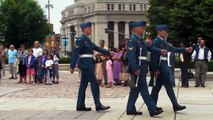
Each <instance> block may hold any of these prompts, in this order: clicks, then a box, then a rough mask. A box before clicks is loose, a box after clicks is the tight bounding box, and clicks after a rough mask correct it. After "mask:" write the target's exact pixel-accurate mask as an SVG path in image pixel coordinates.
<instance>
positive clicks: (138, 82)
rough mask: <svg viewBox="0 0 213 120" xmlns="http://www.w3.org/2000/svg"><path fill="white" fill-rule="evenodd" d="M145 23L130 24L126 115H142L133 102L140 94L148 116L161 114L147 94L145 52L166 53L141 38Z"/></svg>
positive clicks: (160, 110) (160, 109)
mask: <svg viewBox="0 0 213 120" xmlns="http://www.w3.org/2000/svg"><path fill="white" fill-rule="evenodd" d="M145 24H146V22H145V21H135V22H133V23H131V27H132V28H133V32H134V33H133V35H132V36H131V39H130V40H129V42H128V53H127V59H128V66H129V70H128V72H129V73H130V74H131V76H132V79H131V83H133V84H131V85H130V87H131V88H130V93H129V99H128V103H127V108H126V112H127V115H142V112H138V111H136V108H135V102H136V100H137V98H138V94H139V93H140V94H141V96H142V98H143V100H144V102H145V104H146V105H147V107H148V110H149V113H150V116H154V115H158V114H160V113H162V112H163V110H162V108H158V107H156V105H155V102H154V101H153V99H152V97H151V96H150V94H149V91H148V86H147V83H146V74H147V51H151V52H157V53H159V54H160V53H161V52H162V53H164V54H166V53H167V51H165V50H162V51H161V49H158V48H154V47H152V46H148V45H147V44H146V43H145V41H144V40H143V39H142V38H141V36H142V34H143V32H144V27H145Z"/></svg>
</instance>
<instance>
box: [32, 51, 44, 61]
mask: <svg viewBox="0 0 213 120" xmlns="http://www.w3.org/2000/svg"><path fill="white" fill-rule="evenodd" d="M42 54H43V50H42V49H41V48H33V55H34V56H35V58H36V59H37V58H38V57H39V56H42Z"/></svg>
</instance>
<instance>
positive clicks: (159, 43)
mask: <svg viewBox="0 0 213 120" xmlns="http://www.w3.org/2000/svg"><path fill="white" fill-rule="evenodd" d="M152 46H154V47H157V48H160V49H166V50H167V51H173V52H186V49H185V48H176V47H173V46H171V45H169V44H168V43H167V42H166V41H165V40H163V39H162V38H160V37H159V36H158V37H157V38H155V39H154V41H153V44H152ZM151 61H152V65H153V70H154V71H160V74H159V76H158V77H157V80H156V84H155V86H154V87H153V89H152V92H151V96H152V97H153V99H154V101H155V103H156V104H157V100H158V93H159V91H160V89H161V87H162V85H164V86H165V88H166V92H167V94H168V96H169V98H170V100H171V102H172V104H173V106H174V107H175V106H177V105H178V103H177V99H176V97H175V94H174V91H173V87H172V83H171V77H170V74H171V71H170V69H169V67H168V62H167V55H165V56H163V55H160V54H159V53H156V52H153V53H151Z"/></svg>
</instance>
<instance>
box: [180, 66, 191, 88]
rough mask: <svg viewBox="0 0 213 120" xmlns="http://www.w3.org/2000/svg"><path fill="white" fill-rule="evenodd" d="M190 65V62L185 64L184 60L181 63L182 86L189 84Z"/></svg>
mask: <svg viewBox="0 0 213 120" xmlns="http://www.w3.org/2000/svg"><path fill="white" fill-rule="evenodd" d="M188 66H189V65H188V64H185V63H183V62H181V64H180V67H181V81H182V86H185V87H188V86H189V77H188Z"/></svg>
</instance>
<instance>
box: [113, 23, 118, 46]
mask: <svg viewBox="0 0 213 120" xmlns="http://www.w3.org/2000/svg"><path fill="white" fill-rule="evenodd" d="M114 32H115V33H114V48H117V47H118V44H119V43H118V36H119V34H118V22H114Z"/></svg>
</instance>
